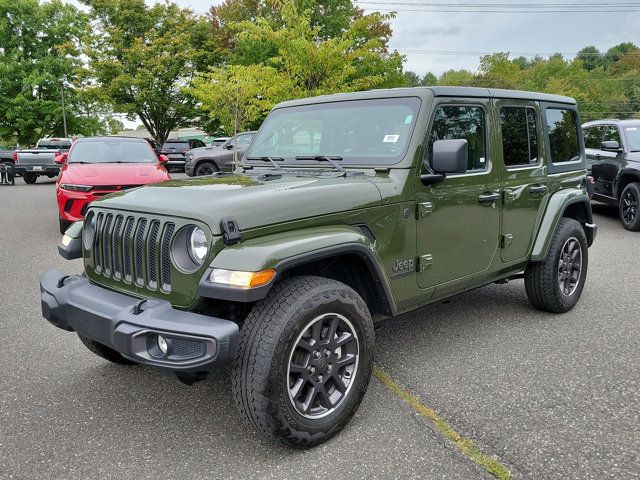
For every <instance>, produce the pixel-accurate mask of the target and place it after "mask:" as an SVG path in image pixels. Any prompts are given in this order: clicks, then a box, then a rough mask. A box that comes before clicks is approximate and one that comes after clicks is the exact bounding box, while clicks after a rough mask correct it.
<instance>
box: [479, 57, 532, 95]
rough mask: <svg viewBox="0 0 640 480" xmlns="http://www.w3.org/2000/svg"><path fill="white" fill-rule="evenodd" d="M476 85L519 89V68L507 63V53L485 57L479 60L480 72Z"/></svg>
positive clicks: (509, 62)
mask: <svg viewBox="0 0 640 480" xmlns="http://www.w3.org/2000/svg"><path fill="white" fill-rule="evenodd" d="M476 83H477V85H478V86H481V87H487V88H510V89H516V88H520V87H521V75H520V67H518V65H516V64H515V63H513V62H511V61H509V54H508V53H494V54H493V55H485V56H483V57H481V58H480V71H479V74H478V78H477V80H476Z"/></svg>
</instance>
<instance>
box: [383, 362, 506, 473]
mask: <svg viewBox="0 0 640 480" xmlns="http://www.w3.org/2000/svg"><path fill="white" fill-rule="evenodd" d="M373 375H374V376H375V377H376V378H377V379H378V380H379V381H380V383H382V384H383V385H384V386H385V387H387V389H388V390H389V391H390V392H391V393H393V394H394V395H396V396H398V397H400V398H401V399H402V400H404V401H405V402H406V403H407V404H408V405H409V406H410V407H411V408H413V409H414V410H415V411H416V412H417V413H418V414H420V415H421V416H423V417H424V418H426V419H427V420H429V421H430V422H431V423H433V425H435V427H436V428H437V429H438V430H439V431H440V433H442V435H444V436H445V438H447V439H449V440H451V441H452V442H453V443H454V444H455V445H456V446H457V447H458V448H459V449H460V451H461V452H462V453H463V454H464V455H465V456H467V457H468V458H469V459H471V460H472V461H473V462H475V463H477V464H478V465H480V466H481V467H482V468H484V469H485V470H486V471H487V472H489V473H490V474H491V475H493V476H495V477H497V478H499V479H501V480H507V479H510V478H511V472H510V471H509V469H508V468H507V467H505V466H504V465H502V463H500V462H499V461H498V460H497V459H496V458H495V457H492V456H491V455H487V454H486V453H484V452H482V451H481V450H480V449H479V448H478V447H476V446H475V444H474V443H473V442H472V441H471V440H469V439H468V438H464V437H463V436H462V435H460V434H459V433H458V432H456V431H455V430H454V429H453V427H452V426H451V425H449V423H447V421H446V420H444V419H442V418H441V417H440V416H439V415H438V414H437V413H436V412H435V411H434V410H433V409H431V408H429V407H427V406H426V405H424V404H422V403H421V402H420V400H419V399H418V397H416V396H415V395H413V394H412V393H410V392H409V391H408V390H407V389H406V388H405V387H403V386H402V385H400V384H399V383H397V382H396V381H395V380H394V379H393V378H391V376H390V375H389V374H388V373H386V372H385V371H383V370H381V369H380V368H379V367H377V366H374V367H373Z"/></svg>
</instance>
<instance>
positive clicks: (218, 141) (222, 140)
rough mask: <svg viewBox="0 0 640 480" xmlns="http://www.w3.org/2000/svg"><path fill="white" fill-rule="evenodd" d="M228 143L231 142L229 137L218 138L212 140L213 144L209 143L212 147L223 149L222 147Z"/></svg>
mask: <svg viewBox="0 0 640 480" xmlns="http://www.w3.org/2000/svg"><path fill="white" fill-rule="evenodd" d="M227 141H229V137H217V138H214V139H213V140H211V143H209V146H210V147H221V146H222V145H224V144H225V143H227Z"/></svg>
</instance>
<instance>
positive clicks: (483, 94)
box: [276, 86, 576, 108]
mask: <svg viewBox="0 0 640 480" xmlns="http://www.w3.org/2000/svg"><path fill="white" fill-rule="evenodd" d="M428 94H431V95H433V96H435V97H467V98H469V97H472V98H473V97H476V98H511V99H517V100H534V101H540V102H551V103H564V104H569V105H576V101H575V99H573V98H571V97H564V96H562V95H551V94H548V93H538V92H526V91H524V90H503V89H499V88H479V87H445V86H442V87H410V88H390V89H384V90H367V91H364V92H353V93H337V94H334V95H322V96H319V97H311V98H302V99H299V100H289V101H286V102H282V103H280V104H278V105H276V108H279V107H291V106H295V105H309V104H313V103H324V102H336V101H341V100H364V99H370V98H393V97H409V96H416V97H422V96H425V95H428Z"/></svg>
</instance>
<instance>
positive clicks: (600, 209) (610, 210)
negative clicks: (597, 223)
mask: <svg viewBox="0 0 640 480" xmlns="http://www.w3.org/2000/svg"><path fill="white" fill-rule="evenodd" d="M591 210H592V211H593V213H595V214H596V215H603V216H605V217H609V218H615V219H618V218H619V214H618V207H614V206H613V205H607V204H606V203H592V204H591Z"/></svg>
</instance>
